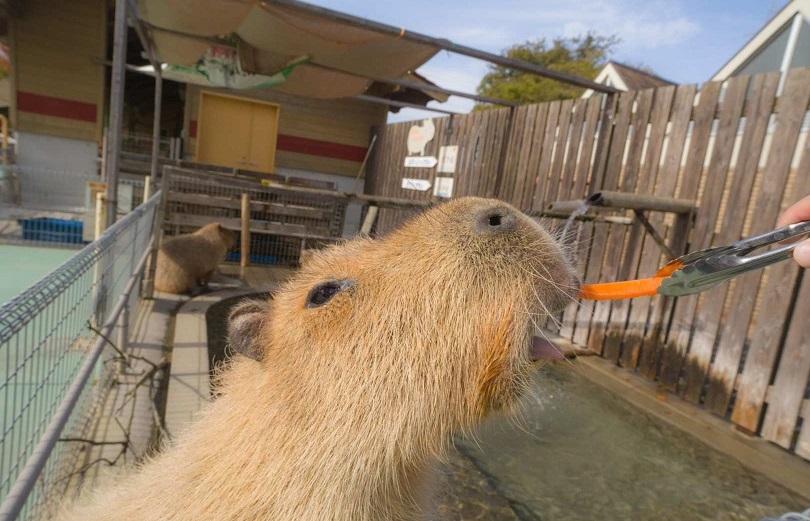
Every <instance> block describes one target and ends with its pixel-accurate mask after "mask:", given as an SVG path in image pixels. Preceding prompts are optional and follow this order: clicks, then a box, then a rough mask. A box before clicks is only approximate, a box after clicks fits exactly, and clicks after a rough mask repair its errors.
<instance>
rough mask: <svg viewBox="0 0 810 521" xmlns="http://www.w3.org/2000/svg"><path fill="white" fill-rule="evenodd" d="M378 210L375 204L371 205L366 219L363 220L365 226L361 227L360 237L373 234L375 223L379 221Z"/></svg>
mask: <svg viewBox="0 0 810 521" xmlns="http://www.w3.org/2000/svg"><path fill="white" fill-rule="evenodd" d="M378 210H379V208H378V207H376V206H374V205H373V204H372V205H369V207H368V211H367V212H366V217H365V219H363V226H361V227H360V235H368V234H370V233H371V229H372V228H373V227H374V221H376V220H377V211H378Z"/></svg>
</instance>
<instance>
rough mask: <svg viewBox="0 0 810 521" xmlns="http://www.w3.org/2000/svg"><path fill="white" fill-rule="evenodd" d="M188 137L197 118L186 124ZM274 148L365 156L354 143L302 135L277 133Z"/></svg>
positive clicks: (348, 158) (354, 158)
mask: <svg viewBox="0 0 810 521" xmlns="http://www.w3.org/2000/svg"><path fill="white" fill-rule="evenodd" d="M188 127H189V128H188V135H189V137H192V138H196V137H197V120H194V119H192V120H191V122H190V123H189V126H188ZM276 149H278V150H283V151H285V152H296V153H298V154H308V155H310V156H319V157H329V158H332V159H343V160H345V161H356V162H358V163H359V162H362V161H363V159H364V158H365V157H366V148H365V147H358V146H354V145H344V144H342V143H332V142H331V141H321V140H319V139H308V138H304V137H297V136H288V135H286V134H279V135H278V137H277V140H276Z"/></svg>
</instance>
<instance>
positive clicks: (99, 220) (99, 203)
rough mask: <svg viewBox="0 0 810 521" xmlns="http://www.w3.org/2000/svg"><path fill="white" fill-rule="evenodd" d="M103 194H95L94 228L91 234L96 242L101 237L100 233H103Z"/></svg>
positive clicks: (104, 220)
mask: <svg viewBox="0 0 810 521" xmlns="http://www.w3.org/2000/svg"><path fill="white" fill-rule="evenodd" d="M104 199H105V197H104V194H103V193H102V192H98V193H96V227H95V230H94V234H93V240H94V241H97V240H98V238H99V237H101V233H102V232H103V231H104V224H105V223H106V219H105V217H104V210H105V205H104Z"/></svg>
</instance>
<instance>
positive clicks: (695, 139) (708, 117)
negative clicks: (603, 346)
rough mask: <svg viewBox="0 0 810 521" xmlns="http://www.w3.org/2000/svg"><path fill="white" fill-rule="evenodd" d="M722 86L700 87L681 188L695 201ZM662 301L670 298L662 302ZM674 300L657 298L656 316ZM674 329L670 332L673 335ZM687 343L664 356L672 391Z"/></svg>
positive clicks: (668, 347) (665, 382) (665, 380)
mask: <svg viewBox="0 0 810 521" xmlns="http://www.w3.org/2000/svg"><path fill="white" fill-rule="evenodd" d="M721 87H722V83H721V82H711V83H706V84H704V85H703V88H702V89H701V90H700V101H699V102H698V106H697V107H696V108H695V110H694V118H693V119H694V125H693V127H692V136H691V138H690V141H689V151H688V155H687V157H686V165H685V166H684V169H683V175H682V176H681V187H680V191H679V193H678V197H679V198H680V199H688V200H692V201H694V200H695V199H696V198H697V195H698V189H699V188H700V182H701V178H702V176H703V165H704V162H705V160H706V152H707V150H708V148H709V137H710V136H711V130H712V125H713V123H714V116H715V109H716V107H717V98H718V96H719V94H720V89H721ZM676 233H677V234H678V235H682V239H681V240H682V241H683V242H682V243H681V244H684V245H685V244H686V236H687V235H688V233H687V231H686V230H683V231H678V232H676ZM681 244H678V247H677V248H674V249H673V251H679V250H681V248H682V246H681ZM662 300H666V301H665V302H662ZM671 301H672V299H657V305H654V307H653V310H652V316H653V318H654V319H655V320H656V321H657V317H656V311H658V312H659V313H658V316H666V314H667V313H666V311H667V310H668V309H669V307H670V306H671V305H672V302H671ZM690 327H691V324H675V325H674V326H672V328H673V329H674V334H675V335H677V334H678V332H679V330H680V329H681V328H690ZM672 335H673V332H672V330H671V332H670V338H671V337H672ZM686 347H687V346H684V345H679V344H677V343H674V342H670V341H668V342H667V343H666V344H665V348H664V350H663V353H662V357H661V375H660V378H661V384H660V385H661V387H662V388H664V389H666V390H668V391H675V390H676V388H677V385H678V379H679V378H680V374H681V367H682V366H683V360H684V357H685V356H686V351H685V349H686Z"/></svg>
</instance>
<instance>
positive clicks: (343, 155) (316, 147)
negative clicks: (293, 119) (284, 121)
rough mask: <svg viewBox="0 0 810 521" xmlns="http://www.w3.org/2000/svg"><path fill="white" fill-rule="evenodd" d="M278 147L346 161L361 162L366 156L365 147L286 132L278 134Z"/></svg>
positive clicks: (287, 150) (288, 150)
mask: <svg viewBox="0 0 810 521" xmlns="http://www.w3.org/2000/svg"><path fill="white" fill-rule="evenodd" d="M276 148H277V149H278V150H284V151H286V152H297V153H299V154H309V155H311V156H320V157H329V158H332V159H343V160H346V161H357V162H361V161H363V159H364V158H365V157H366V148H365V147H358V146H354V145H344V144H341V143H332V142H329V141H321V140H318V139H307V138H303V137H296V136H286V135H284V134H279V135H278V141H277V144H276Z"/></svg>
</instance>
